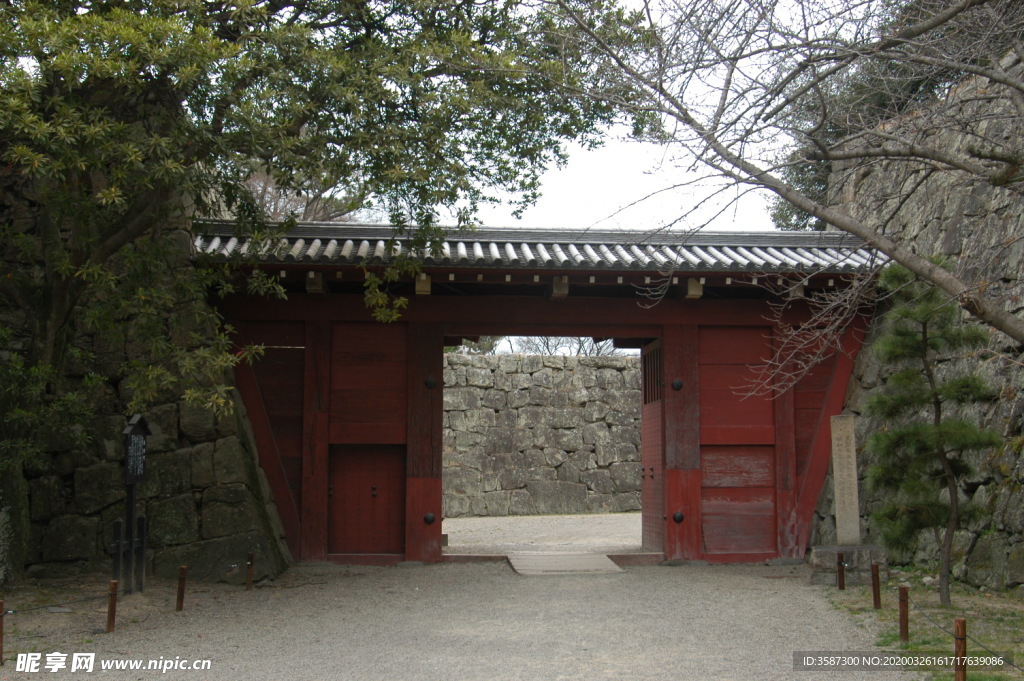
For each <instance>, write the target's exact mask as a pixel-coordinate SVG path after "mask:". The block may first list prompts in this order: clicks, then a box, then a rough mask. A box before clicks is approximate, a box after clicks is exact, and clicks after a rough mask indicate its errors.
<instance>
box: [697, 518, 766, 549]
mask: <svg viewBox="0 0 1024 681" xmlns="http://www.w3.org/2000/svg"><path fill="white" fill-rule="evenodd" d="M703 542H704V554H705V555H710V554H716V553H719V554H721V553H730V554H735V555H737V556H742V555H744V554H748V555H749V554H758V555H769V556H771V555H774V554H775V546H776V541H775V514H774V513H772V514H769V515H760V516H738V515H706V516H704V518H703Z"/></svg>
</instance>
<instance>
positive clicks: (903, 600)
mask: <svg viewBox="0 0 1024 681" xmlns="http://www.w3.org/2000/svg"><path fill="white" fill-rule="evenodd" d="M909 606H910V587H909V586H901V587H900V641H902V642H903V643H906V642H907V641H909V640H910V622H909V618H908V612H907V608H908V607H909Z"/></svg>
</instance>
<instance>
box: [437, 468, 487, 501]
mask: <svg viewBox="0 0 1024 681" xmlns="http://www.w3.org/2000/svg"><path fill="white" fill-rule="evenodd" d="M441 482H442V486H443V487H444V494H445V495H446V496H447V495H449V494H455V495H469V496H474V495H478V494H481V493H482V492H483V476H482V475H481V473H480V471H478V470H475V469H473V468H467V467H465V466H450V467H448V468H446V469H445V470H444V474H443V475H442V476H441Z"/></svg>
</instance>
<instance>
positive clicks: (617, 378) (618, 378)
mask: <svg viewBox="0 0 1024 681" xmlns="http://www.w3.org/2000/svg"><path fill="white" fill-rule="evenodd" d="M624 386H625V382H624V381H623V379H622V374H621V373H619V371H617V370H616V369H598V370H597V387H598V388H604V389H605V390H622V389H623V387H624Z"/></svg>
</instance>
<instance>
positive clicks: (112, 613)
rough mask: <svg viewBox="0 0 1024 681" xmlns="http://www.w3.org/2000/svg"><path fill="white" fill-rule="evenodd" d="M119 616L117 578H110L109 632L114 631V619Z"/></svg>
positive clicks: (108, 601)
mask: <svg viewBox="0 0 1024 681" xmlns="http://www.w3.org/2000/svg"><path fill="white" fill-rule="evenodd" d="M116 618H117V580H116V579H112V580H110V596H109V597H108V598H107V633H108V634H109V633H111V632H112V631H114V620H115V619H116Z"/></svg>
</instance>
